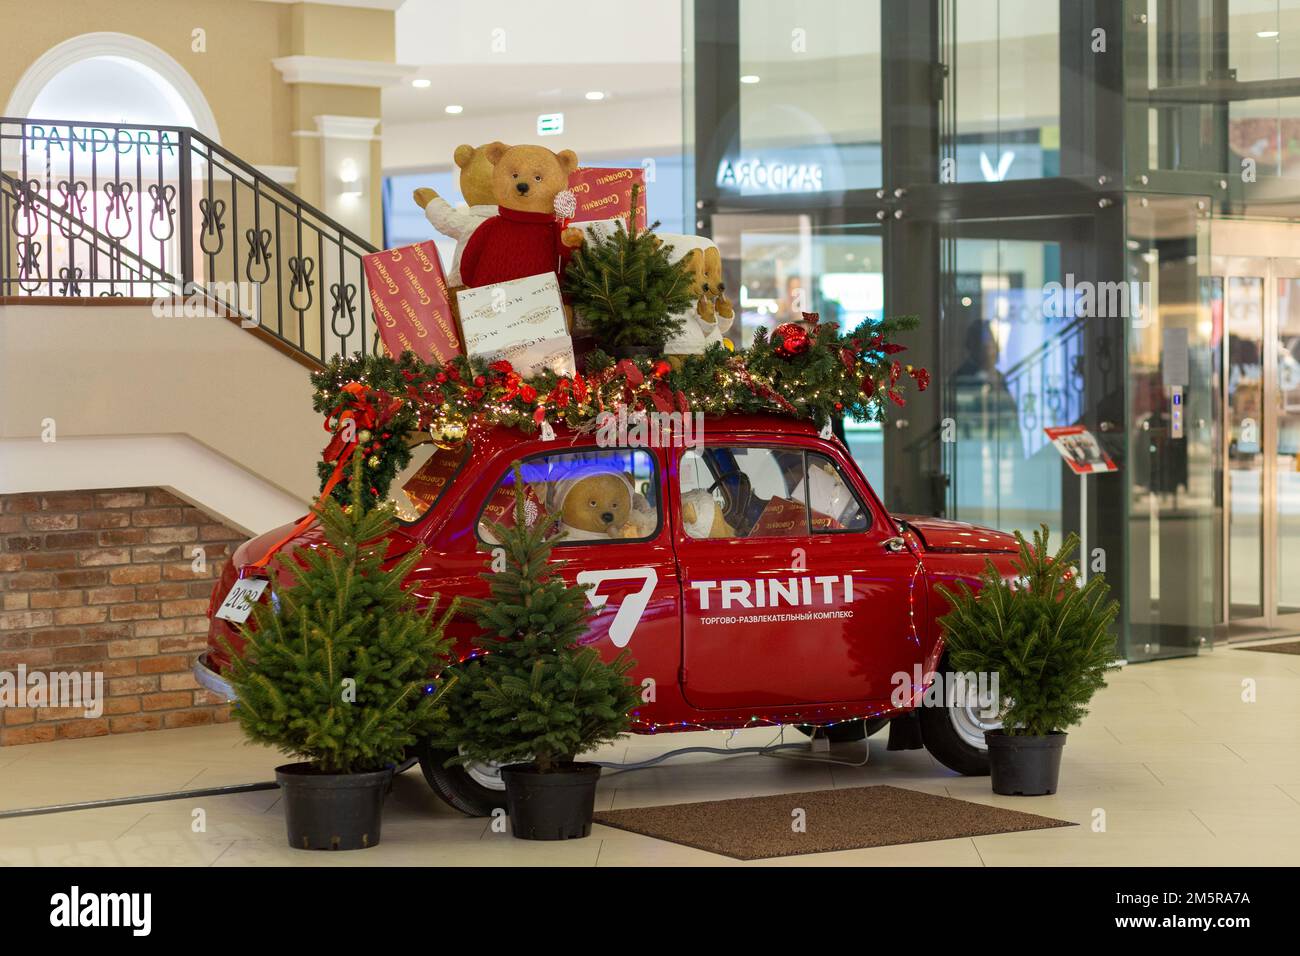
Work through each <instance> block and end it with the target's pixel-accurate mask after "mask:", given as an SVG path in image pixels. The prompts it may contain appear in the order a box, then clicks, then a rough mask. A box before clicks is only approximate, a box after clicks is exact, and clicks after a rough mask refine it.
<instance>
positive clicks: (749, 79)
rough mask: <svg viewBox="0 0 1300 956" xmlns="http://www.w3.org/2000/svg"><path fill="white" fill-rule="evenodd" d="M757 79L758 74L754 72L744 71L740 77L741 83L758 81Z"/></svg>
mask: <svg viewBox="0 0 1300 956" xmlns="http://www.w3.org/2000/svg"><path fill="white" fill-rule="evenodd" d="M758 79H759V78H758V75H757V74H755V73H746V74H745V75H744V76H742V77H741V78H740V82H742V83H757V82H758Z"/></svg>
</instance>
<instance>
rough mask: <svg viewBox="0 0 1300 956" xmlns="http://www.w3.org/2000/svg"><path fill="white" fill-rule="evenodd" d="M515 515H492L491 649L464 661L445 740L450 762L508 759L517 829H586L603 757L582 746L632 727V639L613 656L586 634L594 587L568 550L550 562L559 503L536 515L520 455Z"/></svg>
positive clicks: (481, 618) (483, 646) (482, 640)
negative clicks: (553, 510)
mask: <svg viewBox="0 0 1300 956" xmlns="http://www.w3.org/2000/svg"><path fill="white" fill-rule="evenodd" d="M514 519H515V520H514V523H513V525H510V526H507V525H505V524H504V523H502V524H495V525H493V526H492V534H493V535H494V536H495V538H496V540H497V541H499V542H500V548H501V553H502V555H503V557H504V567H503V568H502V569H501V570H497V571H488V572H486V573H484V574H482V575H481V576H482V577H483V578H484V579H485V580H486V581H487V582H488V584H489V586H490V591H491V595H492V596H491V598H490V599H489V600H482V601H474V602H472V604H471V606H470V610H471V613H472V614H473V615H474V618H475V620H476V621H477V623H478V625H479V626H480V627H481V628H482V629H483V631H484V633H483V634H482V635H481V636H480V637H479V638H478V639H477V641H476V643H477V645H478V647H479V649H480V650H481V651H482V652H483V653H482V654H481V655H480V656H476V657H473V658H471V659H470V660H468V661H466V662H465V663H464V664H461V665H458V666H457V667H455V668H454V670H455V671H456V672H457V677H458V682H457V685H456V688H455V690H454V691H453V692H452V693H451V694H450V695H449V697H448V700H449V704H450V709H451V717H450V719H449V720H448V723H447V728H448V729H447V736H446V739H445V743H446V745H448V746H449V747H450V749H452V750H454V751H457V752H458V756H456V757H453V758H452V759H451V760H450V761H449V763H454V762H461V763H464V762H468V761H471V760H478V761H487V762H491V763H496V764H505V765H506V766H504V767H502V771H501V777H502V779H503V780H504V781H505V786H506V810H507V812H508V813H509V816H510V825H511V832H512V833H514V835H515V836H516V837H520V838H522V839H525V840H566V839H572V838H574V837H585V836H587V835H588V834H589V833H591V819H592V814H593V812H594V810H595V800H596V781H597V779H598V778H599V776H600V767H598V766H597V765H595V764H590V763H578V762H575V761H574V758H575V757H577V756H578V755H579V754H582V753H586V752H587V751H590V750H594V749H595V748H596V747H598V746H600V745H601V744H603V743H607V742H608V741H611V740H613V739H614V738H616V737H617V736H618V735H619V734H621V733H623V732H624V731H626V730H627V727H628V723H629V719H628V711H629V710H631V709H632V708H633V707H635V706H636V705H637V703H638V702H639V701H640V695H639V693H638V691H637V688H636V687H635V686H634V685H633V684H631V683H630V682H629V681H628V679H627V672H628V670H629V669H631V667H632V665H633V661H632V660H631V659H630V658H629V656H628V654H627V652H626V651H623V652H622V653H620V654H619V655H618V657H617V658H616V659H615V660H613V661H612V662H610V663H606V662H604V661H603V660H602V659H601V657H600V654H599V652H598V651H597V650H596V649H595V648H594V647H591V646H581V645H579V643H578V641H579V639H580V638H581V637H582V636H583V635H584V634H586V632H587V624H588V620H589V618H590V615H591V611H590V609H589V608H588V606H587V599H586V594H585V589H583V588H581V587H578V586H576V585H568V584H566V583H565V582H564V580H563V579H562V578H561V577H560V575H559V572H560V570H561V569H562V568H563V567H564V563H563V562H557V563H554V564H551V563H548V562H549V559H550V555H551V541H550V540H549V537H550V535H551V533H552V532H553V531H554V529H555V526H556V524H557V522H558V520H559V515H558V514H546V515H543V516H542V517H541V518H539V519H538V520H536V521H535V522H534V523H533V524H532V526H529V525H528V521H527V510H526V502H525V497H524V492H523V481H522V479H521V476H520V472H519V466H518V463H517V462H516V464H515V511H514ZM488 566H489V567H492V561H491V560H489V562H488Z"/></svg>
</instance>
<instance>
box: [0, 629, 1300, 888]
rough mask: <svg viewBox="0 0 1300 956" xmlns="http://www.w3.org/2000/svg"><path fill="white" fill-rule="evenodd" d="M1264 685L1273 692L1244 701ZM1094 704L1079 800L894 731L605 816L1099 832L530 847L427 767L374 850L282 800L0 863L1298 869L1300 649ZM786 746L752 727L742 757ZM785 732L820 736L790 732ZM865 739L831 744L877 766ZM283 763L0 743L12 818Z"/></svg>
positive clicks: (691, 784) (646, 790) (190, 749)
mask: <svg viewBox="0 0 1300 956" xmlns="http://www.w3.org/2000/svg"><path fill="white" fill-rule="evenodd" d="M1252 686H1253V689H1254V696H1255V700H1254V702H1246V701H1244V700H1243V696H1244V695H1245V694H1246V690H1247V689H1249V688H1250V687H1252ZM1092 710H1093V713H1092V716H1091V717H1090V718H1089V719H1088V720H1087V721H1086V722H1085V723H1084V725H1083V726H1082V727H1081V728H1078V729H1076V730H1075V731H1074V732H1073V733H1071V735H1070V740H1069V744H1068V746H1067V748H1066V751H1065V763H1064V767H1063V770H1062V779H1061V790H1060V792H1059V793H1058V794H1056V795H1055V796H1052V797H1039V798H1008V797H996V796H994V795H993V794H992V793H991V791H990V790H989V784H988V779H987V778H963V777H958V776H956V775H954V774H952V773H950V772H948V771H947V770H945V769H944V768H943V767H941V766H939V765H937V764H936V763H935V762H934V761H932V760H931V759H930V757H929V756H928V755H927V754H926V753H925V752H924V751H916V752H906V753H889V752H888V751H886V750H885V735H884V734H881V735H879V736H878V737H877V738H874V739H873V740H872V741H871V757H870V761H869V763H868V764H867V766H865V767H862V768H850V767H844V766H834V765H827V764H817V763H805V762H794V761H787V760H779V759H772V758H769V757H758V756H739V757H713V756H707V755H690V756H686V757H683V758H680V759H676V760H673V761H670V762H668V763H666V764H663V765H660V766H658V767H655V768H652V769H648V770H639V771H632V772H626V773H610V772H608V771H607V772H606V774H605V775H604V777H603V778H602V781H601V786H600V791H599V795H598V798H597V805H598V807H602V808H611V807H634V806H645V805H648V804H658V803H675V802H686V801H695V800H709V799H718V798H723V797H739V796H747V795H755V794H770V793H780V792H791V791H797V790H809V789H816V788H821V787H852V786H863V785H868V784H879V783H888V784H893V785H895V786H903V787H913V788H916V789H918V790H925V791H928V792H933V793H940V794H946V795H948V796H952V797H959V798H962V799H967V800H975V801H982V802H986V803H994V804H998V805H1002V806H1008V807H1014V808H1015V809H1019V810H1027V811H1030V812H1035V813H1042V814H1045V815H1047V816H1053V817H1060V818H1063V819H1067V820H1072V821H1075V822H1078V823H1079V824H1081V825H1080V826H1077V827H1070V828H1063V829H1057V830H1041V831H1036V832H1030V833H1022V834H1007V835H1001V836H988V837H978V838H976V839H962V840H946V841H942V842H936V843H920V844H912V845H910V846H898V847H883V848H879V849H873V850H856V851H848V852H841V853H831V854H818V855H812V856H806V857H795V858H786V859H782V860H774V861H768V862H766V863H763V862H760V863H758V864H740V863H737V862H736V861H733V860H730V859H728V858H725V857H718V856H714V855H713V854H710V853H705V852H703V851H699V850H692V849H689V848H686V847H680V846H676V845H674V844H670V843H663V842H660V841H657V840H653V839H650V838H648V837H643V836H639V835H636V834H631V833H625V832H623V831H619V830H612V829H609V828H607V827H601V826H597V827H596V828H595V829H594V830H593V833H592V836H591V838H590V839H586V840H574V841H569V842H565V843H531V842H527V841H523V840H516V839H514V838H512V837H510V836H509V835H507V834H502V833H494V832H493V831H492V830H491V828H490V827H489V826H488V822H487V821H485V820H473V819H468V818H465V817H462V816H460V815H458V814H457V813H455V812H454V811H452V810H451V809H450V808H448V807H446V806H445V805H444V804H442V803H441V802H440V801H439V800H438V799H437V798H436V797H434V796H433V794H432V793H431V792H430V790H429V789H428V787H427V786H426V785H425V783H424V780H423V778H422V776H421V775H420V772H419V770H418V769H414V770H411V771H409V772H407V773H406V774H404V775H402V776H401V777H399V778H398V780H397V781H396V783H395V785H394V789H393V794H392V796H391V797H390V798H389V802H388V807H387V813H386V815H385V818H384V832H383V843H382V844H380V846H378V847H376V848H374V849H371V850H365V851H360V852H353V853H307V852H301V851H295V850H291V849H289V847H288V846H287V845H286V843H285V836H284V823H283V818H282V816H281V812H280V808H279V807H278V805H277V804H278V801H279V794H278V793H277V792H276V791H274V790H271V791H264V792H254V793H244V794H236V795H228V796H219V797H202V798H187V799H182V800H175V801H170V802H165V803H148V804H137V805H132V806H125V807H109V808H103V809H95V810H80V811H74V812H65V813H56V814H50V815H43V816H35V817H24V818H10V819H0V864H17V865H31V864H105V865H115V864H124V865H138V864H167V865H171V864H176V865H197V866H204V865H218V866H221V865H231V864H235V865H238V864H267V865H289V866H304V865H308V866H342V865H349V866H359V865H366V864H394V865H439V864H458V865H473V864H488V865H500V864H511V865H514V864H518V865H530V864H563V865H574V866H590V865H593V864H594V865H600V866H617V865H659V864H691V863H702V864H721V865H786V866H790V865H807V864H812V865H833V864H856V865H899V864H953V865H963V866H981V865H983V866H998V865H1013V864H1031V865H1034V864H1036V865H1044V864H1046V865H1051V864H1116V865H1126V864H1152V865H1160V864H1167V865H1180V864H1181V865H1207V864H1246V865H1259V864H1274V865H1276V864H1292V865H1294V864H1297V863H1300V657H1296V656H1287V655H1280V654H1276V655H1275V654H1255V653H1251V654H1246V653H1241V652H1239V651H1237V650H1235V649H1232V648H1222V647H1221V648H1219V649H1217V650H1215V651H1214V652H1213V653H1209V654H1205V655H1202V656H1201V657H1199V658H1196V659H1192V660H1180V661H1168V662H1161V663H1155V664H1141V665H1137V666H1132V667H1127V668H1125V669H1123V670H1122V671H1118V672H1116V673H1115V674H1114V675H1113V676H1112V678H1111V682H1110V686H1109V687H1108V688H1107V689H1106V690H1104V691H1102V692H1101V694H1100V695H1099V696H1098V697H1097V698H1096V700H1095V701H1094V704H1093V708H1092ZM773 736H774V732H773V731H770V730H751V731H745V732H743V733H741V734H738V735H736V737H735V738H734V739H732V741H731V746H745V745H754V744H761V743H766V742H768V741H769V740H771V739H772V737H773ZM787 739H802V738H797V737H796V735H795V734H794V733H793V731H791V732H789V734H788V735H787ZM726 741H727V735H726V734H722V733H710V734H676V735H667V736H663V737H650V738H647V737H634V738H629V739H627V740H626V741H625V742H620V743H619V744H618V745H617V746H615V747H612V748H609V749H608V750H607V751H606V752H604V753H602V754H601V755H599V757H600V759H609V760H618V761H622V762H633V761H638V760H643V759H646V758H648V757H650V756H653V755H655V754H657V753H662V752H664V751H666V750H671V749H674V748H677V747H682V746H692V745H711V746H726V745H727V743H726ZM862 747H863V745H861V744H855V745H846V746H843V747H836V748H834V750H833V751H832V753H833V755H834V756H837V757H841V758H843V759H846V760H855V759H861V756H862V753H863V750H862ZM281 762H283V761H282V759H281V758H279V757H278V756H277V755H276V754H274V753H272V752H270V751H267V750H264V749H261V748H254V747H248V746H245V745H244V744H243V743H242V741H241V739H240V737H239V731H238V728H237V727H235V726H234V725H218V726H212V727H201V728H194V729H188V730H173V731H162V732H157V733H144V734H133V735H127V736H117V737H101V738H96V739H89V740H69V741H61V742H57V743H52V744H36V745H32V746H25V747H11V748H6V749H3V750H0V810H5V809H13V808H17V807H28V806H35V805H44V804H56V803H57V804H63V803H68V802H73V801H82V800H94V799H105V798H112V797H118V796H124V795H131V794H146V793H158V792H162V791H168V790H176V789H181V788H197V787H210V786H217V785H222V784H232V783H251V782H256V781H263V780H270V779H272V776H273V774H272V768H273V767H274V766H275V765H276V764H277V763H281ZM198 811H202V813H201V814H200V813H199V812H198ZM200 820H201V822H202V823H203V827H202V828H200V827H199V822H200Z"/></svg>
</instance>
